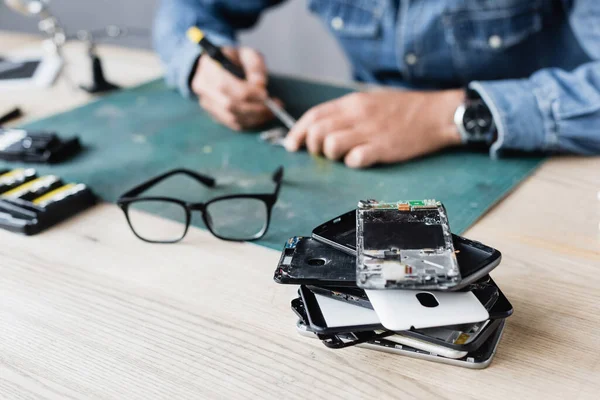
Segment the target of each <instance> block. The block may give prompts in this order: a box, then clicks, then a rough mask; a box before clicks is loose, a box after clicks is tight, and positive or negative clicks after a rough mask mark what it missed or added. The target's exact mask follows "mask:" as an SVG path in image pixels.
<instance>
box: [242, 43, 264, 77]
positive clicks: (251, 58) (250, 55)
mask: <svg viewBox="0 0 600 400" xmlns="http://www.w3.org/2000/svg"><path fill="white" fill-rule="evenodd" d="M239 56H240V63H241V65H242V67H243V68H244V72H245V73H246V80H247V81H248V82H249V83H251V84H253V85H256V86H262V87H264V86H267V66H266V65H265V60H264V57H263V56H262V54H260V53H259V52H258V51H256V50H254V49H250V48H247V47H242V48H241V49H240V51H239Z"/></svg>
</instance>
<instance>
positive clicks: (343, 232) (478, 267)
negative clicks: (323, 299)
mask: <svg viewBox="0 0 600 400" xmlns="http://www.w3.org/2000/svg"><path fill="white" fill-rule="evenodd" d="M312 237H313V238H314V239H315V240H317V241H319V242H321V243H323V244H327V245H329V246H331V247H333V248H335V249H337V250H339V251H342V252H344V253H346V254H348V255H352V256H355V257H356V210H352V211H348V212H347V213H345V214H342V215H340V216H339V217H336V218H334V219H332V220H330V221H327V222H325V223H324V224H322V225H319V226H318V227H316V228H315V229H314V230H313V232H312ZM452 240H453V244H454V249H455V250H456V259H457V261H458V265H459V268H460V273H461V276H462V280H461V281H460V283H458V284H457V285H455V286H453V287H451V288H449V289H447V290H449V291H457V290H461V289H465V288H466V287H467V286H468V285H470V284H472V283H474V282H476V281H478V280H479V279H481V278H483V277H484V276H486V275H487V274H489V273H490V271H492V270H493V269H494V268H496V267H497V266H498V265H499V264H500V261H501V259H502V254H501V253H500V252H499V251H498V250H496V249H494V248H492V247H489V246H486V245H484V244H483V243H480V242H477V241H474V240H470V239H467V238H464V237H462V236H458V235H454V234H453V235H452Z"/></svg>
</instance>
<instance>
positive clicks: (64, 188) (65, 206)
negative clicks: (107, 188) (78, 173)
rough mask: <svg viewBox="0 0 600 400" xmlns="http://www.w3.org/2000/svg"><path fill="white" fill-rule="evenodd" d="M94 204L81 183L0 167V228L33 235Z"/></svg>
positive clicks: (26, 169)
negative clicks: (0, 168) (1, 168)
mask: <svg viewBox="0 0 600 400" xmlns="http://www.w3.org/2000/svg"><path fill="white" fill-rule="evenodd" d="M95 203H96V196H95V195H94V194H93V193H92V191H91V190H90V189H89V188H88V187H87V186H86V185H84V184H81V183H65V182H63V181H62V179H61V178H59V177H58V176H55V175H44V176H38V175H37V173H36V171H35V170H34V169H31V168H18V169H14V170H0V228H3V229H6V230H9V231H11V232H17V233H22V234H25V235H35V234H36V233H39V232H41V231H43V230H44V229H46V228H49V227H51V226H53V225H55V224H57V223H59V222H61V221H63V220H65V219H67V218H70V217H71V216H73V215H75V214H77V213H78V212H80V211H82V210H85V209H86V208H89V207H91V206H92V205H94V204H95Z"/></svg>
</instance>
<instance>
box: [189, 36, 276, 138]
mask: <svg viewBox="0 0 600 400" xmlns="http://www.w3.org/2000/svg"><path fill="white" fill-rule="evenodd" d="M222 50H223V53H224V54H225V55H226V56H227V57H229V58H230V59H231V60H232V61H233V62H235V63H238V64H239V65H241V66H242V67H243V69H244V71H245V73H246V80H245V81H244V80H241V79H238V78H237V77H235V76H234V75H233V74H231V73H230V72H228V71H227V70H225V69H224V68H223V67H222V66H221V65H220V64H218V63H217V62H216V61H214V60H213V59H212V58H210V57H208V56H207V55H202V56H200V59H199V60H198V65H197V67H196V72H195V74H194V77H193V78H192V82H191V87H192V91H193V92H194V93H196V94H197V95H198V98H199V102H200V106H202V108H204V109H205V110H206V111H208V113H210V115H212V116H213V118H215V119H216V120H217V121H219V122H221V123H222V124H224V125H226V126H228V127H229V128H231V129H235V130H242V129H248V128H255V127H257V126H260V125H262V124H264V123H265V122H267V121H269V120H270V119H272V118H273V114H272V113H271V112H270V111H269V109H268V108H267V107H266V106H265V105H264V103H263V100H264V99H265V98H266V97H267V89H266V86H267V68H266V66H265V63H264V60H263V57H262V55H261V54H260V53H258V52H257V51H256V50H253V49H250V48H247V47H240V48H231V47H229V48H223V49H222Z"/></svg>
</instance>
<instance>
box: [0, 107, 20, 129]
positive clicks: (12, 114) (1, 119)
mask: <svg viewBox="0 0 600 400" xmlns="http://www.w3.org/2000/svg"><path fill="white" fill-rule="evenodd" d="M22 115H23V112H22V111H21V109H20V108H19V107H15V108H13V109H12V110H10V111H8V112H7V113H6V114H4V115H0V126H2V125H3V124H5V123H7V122H10V121H12V120H13V119H17V118H19V117H21V116H22Z"/></svg>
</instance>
